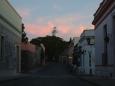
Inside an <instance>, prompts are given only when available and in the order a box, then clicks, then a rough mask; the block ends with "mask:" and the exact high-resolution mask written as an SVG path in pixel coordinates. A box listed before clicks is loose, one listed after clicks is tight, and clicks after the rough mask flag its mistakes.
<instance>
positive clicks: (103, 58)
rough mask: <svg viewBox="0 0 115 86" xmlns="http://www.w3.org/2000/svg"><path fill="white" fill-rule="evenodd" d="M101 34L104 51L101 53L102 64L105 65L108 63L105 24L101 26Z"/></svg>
mask: <svg viewBox="0 0 115 86" xmlns="http://www.w3.org/2000/svg"><path fill="white" fill-rule="evenodd" d="M103 34H104V35H103V36H104V53H103V55H102V64H103V65H107V64H108V61H107V60H108V51H107V50H108V43H107V41H106V39H107V37H108V36H107V25H104V28H103Z"/></svg>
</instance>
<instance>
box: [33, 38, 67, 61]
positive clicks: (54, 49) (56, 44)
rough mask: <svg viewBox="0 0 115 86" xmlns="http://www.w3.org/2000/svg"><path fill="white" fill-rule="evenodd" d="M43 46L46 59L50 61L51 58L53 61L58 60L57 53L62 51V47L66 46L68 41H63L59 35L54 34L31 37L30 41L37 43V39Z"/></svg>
mask: <svg viewBox="0 0 115 86" xmlns="http://www.w3.org/2000/svg"><path fill="white" fill-rule="evenodd" d="M38 40H40V42H41V43H43V44H44V46H45V50H46V51H45V52H46V53H45V54H46V56H47V57H48V61H52V60H53V58H54V59H55V61H58V60H59V58H58V57H59V55H60V54H61V53H62V52H63V51H64V49H65V48H66V47H67V46H68V42H66V41H64V40H63V39H62V38H60V37H56V36H46V37H38V38H35V39H32V40H31V42H34V43H39V41H38Z"/></svg>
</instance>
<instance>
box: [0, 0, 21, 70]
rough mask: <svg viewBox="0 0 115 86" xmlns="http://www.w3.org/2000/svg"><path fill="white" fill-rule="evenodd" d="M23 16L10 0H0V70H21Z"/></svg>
mask: <svg viewBox="0 0 115 86" xmlns="http://www.w3.org/2000/svg"><path fill="white" fill-rule="evenodd" d="M21 28H22V18H21V17H20V15H19V14H18V13H17V12H16V10H15V9H14V8H13V7H12V6H11V4H10V3H9V2H8V0H0V71H2V70H3V71H4V70H5V71H15V72H16V71H17V72H19V71H20V54H21V53H20V44H21V34H22V29H21Z"/></svg>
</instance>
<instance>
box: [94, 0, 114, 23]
mask: <svg viewBox="0 0 115 86" xmlns="http://www.w3.org/2000/svg"><path fill="white" fill-rule="evenodd" d="M113 2H114V0H103V2H102V3H101V4H100V6H99V8H98V9H97V11H96V12H95V14H94V20H93V22H92V24H93V25H95V24H96V23H97V22H98V21H99V19H100V18H101V17H102V16H103V15H104V13H105V12H106V11H107V9H109V8H110V6H111V4H112V3H113Z"/></svg>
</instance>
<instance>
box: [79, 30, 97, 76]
mask: <svg viewBox="0 0 115 86" xmlns="http://www.w3.org/2000/svg"><path fill="white" fill-rule="evenodd" d="M94 40H95V36H94V30H93V29H91V30H84V31H83V33H82V34H81V36H80V40H79V43H78V46H80V47H81V51H82V53H81V57H80V59H79V61H80V67H79V71H80V72H81V73H83V74H91V75H92V74H95V48H94Z"/></svg>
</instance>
